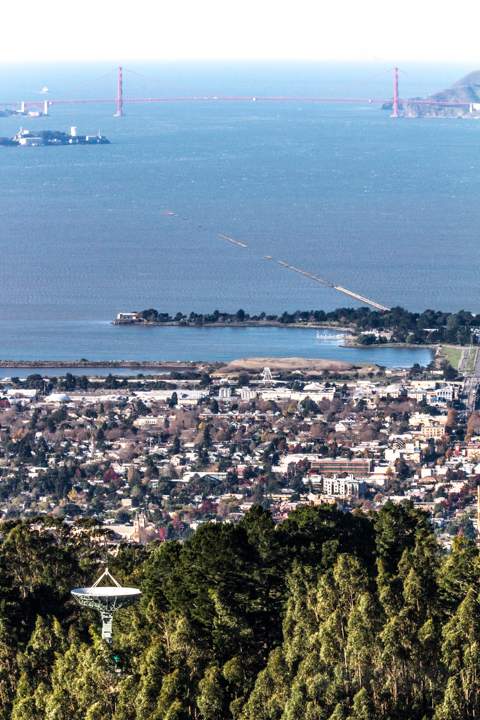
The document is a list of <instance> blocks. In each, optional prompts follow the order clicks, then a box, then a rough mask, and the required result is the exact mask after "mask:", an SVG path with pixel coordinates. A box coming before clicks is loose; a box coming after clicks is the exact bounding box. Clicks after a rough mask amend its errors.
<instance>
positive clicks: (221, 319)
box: [113, 307, 480, 345]
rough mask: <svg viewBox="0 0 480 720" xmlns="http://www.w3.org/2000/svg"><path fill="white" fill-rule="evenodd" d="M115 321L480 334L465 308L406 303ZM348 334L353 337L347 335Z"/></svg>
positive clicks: (375, 340)
mask: <svg viewBox="0 0 480 720" xmlns="http://www.w3.org/2000/svg"><path fill="white" fill-rule="evenodd" d="M113 322H114V324H115V325H131V324H141V325H150V326H158V325H176V326H179V327H209V326H215V327H222V326H270V327H271V326H273V327H274V326H281V327H313V328H315V327H317V328H322V327H333V328H338V329H339V330H344V331H346V332H347V333H349V335H350V339H349V341H350V342H356V343H359V344H361V345H375V344H378V345H381V344H386V343H394V344H397V343H408V344H412V345H437V344H441V343H451V344H455V345H469V344H470V343H472V342H477V341H478V337H479V336H480V315H477V314H475V313H472V312H468V311H466V310H460V311H459V312H456V313H448V312H442V311H439V310H425V311H424V312H422V313H416V312H410V311H408V310H405V309H404V308H401V307H394V308H392V309H391V310H388V311H378V310H371V309H370V308H366V307H360V308H338V309H336V310H331V311H324V310H297V311H295V312H283V313H281V314H277V315H276V314H268V313H265V312H262V313H259V314H249V313H248V312H246V311H245V310H242V309H240V310H238V311H237V312H236V313H228V312H220V311H219V310H215V311H214V312H213V313H196V312H190V313H189V314H185V313H182V312H177V313H176V314H175V315H171V314H170V313H168V312H160V311H159V310H156V309H155V308H149V309H146V310H141V311H134V312H128V313H119V314H118V315H117V317H116V319H115V320H114V321H113ZM347 339H348V336H347Z"/></svg>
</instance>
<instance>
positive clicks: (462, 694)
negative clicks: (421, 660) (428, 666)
mask: <svg viewBox="0 0 480 720" xmlns="http://www.w3.org/2000/svg"><path fill="white" fill-rule="evenodd" d="M442 659H443V662H444V665H445V667H446V668H447V672H448V679H447V685H446V688H445V692H444V694H443V699H442V701H441V703H440V704H439V707H438V709H437V712H436V714H435V719H436V720H460V719H461V720H474V719H475V720H478V718H479V717H480V606H479V601H478V595H477V592H476V590H475V589H474V588H473V587H471V588H470V589H469V590H468V592H467V595H466V597H465V599H464V600H463V602H462V603H461V604H460V606H459V608H458V610H457V612H456V613H455V615H453V617H452V618H451V620H449V622H448V623H447V624H446V625H445V628H444V631H443V643H442Z"/></svg>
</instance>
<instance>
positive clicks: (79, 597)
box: [70, 568, 142, 643]
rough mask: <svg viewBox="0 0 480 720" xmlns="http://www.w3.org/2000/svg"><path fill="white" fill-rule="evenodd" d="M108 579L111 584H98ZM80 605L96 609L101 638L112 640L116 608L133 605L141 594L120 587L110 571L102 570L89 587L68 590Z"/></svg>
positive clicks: (129, 588)
mask: <svg viewBox="0 0 480 720" xmlns="http://www.w3.org/2000/svg"><path fill="white" fill-rule="evenodd" d="M104 579H106V580H110V582H111V583H112V584H111V585H100V583H101V582H102V580H104ZM70 592H71V594H72V595H73V597H74V598H75V600H76V601H77V602H78V603H79V605H81V606H82V607H87V608H93V609H94V610H98V612H99V613H100V615H101V618H102V638H103V639H104V640H106V642H108V643H111V642H112V621H113V616H114V614H115V613H116V612H117V610H121V609H122V608H125V607H128V606H129V605H133V604H134V603H135V602H137V600H138V599H139V598H140V595H141V594H142V593H141V592H140V590H138V589H137V588H132V587H122V586H121V585H120V584H119V583H118V582H117V581H116V580H115V578H114V577H113V575H112V574H111V572H110V571H109V570H108V568H107V569H106V570H104V572H103V573H102V574H101V575H100V577H99V578H98V580H97V581H96V582H95V583H94V584H93V585H92V586H91V587H79V588H73V590H71V591H70Z"/></svg>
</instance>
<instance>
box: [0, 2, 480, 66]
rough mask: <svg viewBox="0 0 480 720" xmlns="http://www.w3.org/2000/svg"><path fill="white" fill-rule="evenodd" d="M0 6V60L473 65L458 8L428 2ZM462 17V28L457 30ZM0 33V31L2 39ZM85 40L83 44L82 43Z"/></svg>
mask: <svg viewBox="0 0 480 720" xmlns="http://www.w3.org/2000/svg"><path fill="white" fill-rule="evenodd" d="M22 13H23V16H24V19H25V21H20V22H19V11H18V8H17V7H16V6H15V5H11V6H6V7H4V8H2V27H1V29H0V40H1V42H0V62H1V63H9V62H27V61H34V62H42V61H62V62H63V61H82V60H86V59H87V58H88V59H90V60H92V59H93V60H94V61H104V60H110V61H113V60H114V59H116V58H129V59H130V61H132V60H143V61H145V60H183V59H185V60H197V59H206V60H211V59H215V60H219V61H226V60H242V59H245V60H261V59H265V60H275V59H279V60H293V61H295V60H322V61H335V62H338V61H362V62H363V61H380V62H389V63H393V62H409V61H413V62H422V61H440V62H441V61H447V62H455V61H457V62H469V63H472V62H476V61H477V57H478V51H477V49H476V48H477V44H478V38H477V23H476V22H475V17H474V15H475V13H472V7H471V3H470V2H469V1H468V0H459V1H458V2H457V3H456V5H455V12H452V10H451V7H450V6H449V7H442V6H441V5H439V4H438V3H436V2H434V0H424V1H423V2H422V3H418V2H415V1H414V0H404V2H403V4H402V6H401V7H399V6H397V5H396V4H394V3H393V2H388V1H387V2H385V1H384V0H364V2H363V3H356V2H353V1H352V0H339V1H338V2H336V3H335V4H331V3H327V4H324V3H318V2H317V1H316V0H296V2H295V3H293V2H283V3H278V2H275V1H274V0H262V1H261V2H258V0H243V2H242V3H225V2H222V0H204V2H203V3H201V4H200V3H195V2H193V1H192V0H178V1H177V2H176V3H175V4H171V3H170V4H161V5H160V4H158V3H156V2H154V1H153V0H137V3H136V4H135V8H134V9H128V10H122V9H118V8H115V9H112V8H111V7H110V6H109V5H108V4H106V3H105V4H98V3H97V2H95V1H94V0H84V2H83V3H82V6H81V11H80V12H77V13H76V14H75V16H74V17H72V14H71V12H70V11H68V12H66V11H65V5H64V3H63V2H61V0H44V2H43V3H41V4H40V5H39V4H38V3H35V2H33V0H25V2H24V3H23V4H22ZM465 17H469V18H470V19H471V22H469V23H465V21H464V18H465ZM2 30H3V32H2ZM86 38H88V42H87V43H86V42H85V39H86Z"/></svg>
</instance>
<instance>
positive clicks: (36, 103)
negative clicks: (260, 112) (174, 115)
mask: <svg viewBox="0 0 480 720" xmlns="http://www.w3.org/2000/svg"><path fill="white" fill-rule="evenodd" d="M45 101H47V102H48V104H49V105H50V106H54V105H112V106H114V107H115V105H116V103H117V99H116V98H65V99H61V98H58V99H56V98H49V97H48V96H47V95H45V96H44V97H43V98H37V99H35V100H25V101H23V102H24V105H25V107H42V106H43V105H44V103H45ZM183 102H187V103H188V102H240V103H242V102H243V103H252V102H253V103H255V102H260V103H262V102H265V103H282V102H300V103H320V104H325V105H384V104H387V103H390V104H391V103H392V98H341V97H336V98H335V97H312V96H305V95H292V96H290V95H192V96H172V97H168V96H160V97H140V98H136V97H124V98H123V99H122V104H123V105H136V104H137V105H138V104H143V103H183ZM398 102H399V105H400V107H401V106H402V105H403V104H405V103H411V104H415V105H434V106H446V107H469V105H470V103H469V102H460V101H457V102H448V101H446V100H431V99H428V98H421V99H418V100H417V99H404V100H402V99H399V101H398ZM19 106H20V103H19V102H18V101H10V102H6V101H0V107H3V108H7V107H8V108H12V107H13V108H17V107H19Z"/></svg>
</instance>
